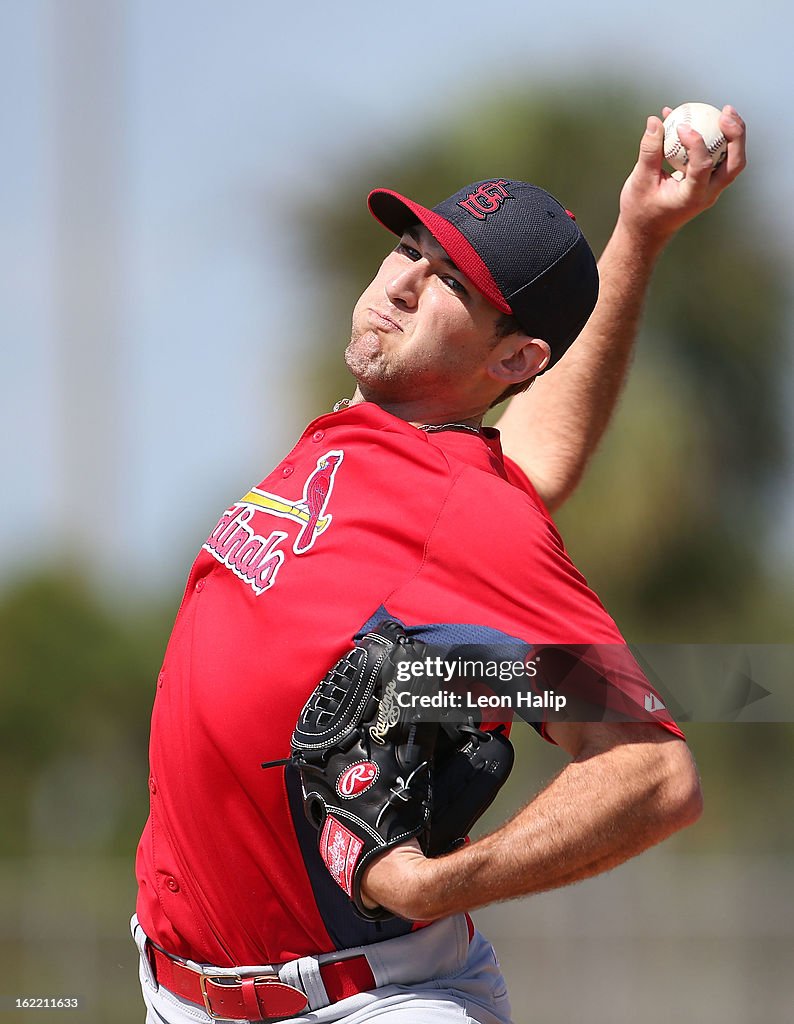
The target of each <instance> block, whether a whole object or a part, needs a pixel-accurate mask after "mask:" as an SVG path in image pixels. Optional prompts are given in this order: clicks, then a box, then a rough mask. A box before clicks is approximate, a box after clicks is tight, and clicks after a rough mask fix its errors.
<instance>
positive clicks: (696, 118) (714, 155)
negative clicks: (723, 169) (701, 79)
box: [664, 103, 728, 171]
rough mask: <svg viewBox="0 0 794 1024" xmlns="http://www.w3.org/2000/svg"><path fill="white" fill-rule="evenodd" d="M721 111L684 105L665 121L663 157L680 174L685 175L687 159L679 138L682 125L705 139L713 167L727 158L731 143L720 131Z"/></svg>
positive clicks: (697, 105) (705, 105)
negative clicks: (682, 172) (679, 129)
mask: <svg viewBox="0 0 794 1024" xmlns="http://www.w3.org/2000/svg"><path fill="white" fill-rule="evenodd" d="M719 118H720V111H719V110H717V108H716V107H712V106H711V104H710V103H682V104H681V106H680V107H676V108H675V110H673V111H672V112H671V113H669V114H668V115H667V117H666V118H665V119H664V155H665V158H666V160H667V162H668V163H669V164H670V165H671V166H672V167H674V168H675V169H676V170H677V171H685V170H686V165H687V161H688V159H689V158H688V156H687V152H686V149H685V148H684V144H683V143H682V142H681V140H680V139H679V137H678V127H679V125H685V126H686V127H689V128H694V129H695V131H696V132H699V133H700V134H701V135H702V136H703V141H704V142H705V143H706V149H707V150H708V151H709V153H710V154H711V162H712V164H713V166H714V167H719V165H720V164H721V163H722V161H723V160H724V159H725V157H726V156H727V154H728V140H727V139H726V138H725V136H724V135H723V134H722V131H721V129H720V123H719Z"/></svg>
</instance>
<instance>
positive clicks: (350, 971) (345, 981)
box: [146, 942, 377, 1021]
mask: <svg viewBox="0 0 794 1024" xmlns="http://www.w3.org/2000/svg"><path fill="white" fill-rule="evenodd" d="M146 951H147V953H148V955H149V962H150V963H151V965H152V968H153V970H154V974H155V977H156V978H157V982H158V984H160V985H162V986H163V987H164V988H167V989H168V991H169V992H174V993H175V994H176V995H178V996H181V997H182V998H183V999H187V1000H189V1001H190V1002H191V1003H197V1004H198V1005H199V1006H202V1005H203V1006H204V1009H205V1010H206V1011H207V1013H208V1014H209V1015H210V1017H212V1019H213V1020H257V1021H258V1020H268V1019H278V1018H279V1017H294V1016H295V1015H296V1014H298V1013H301V1012H302V1011H303V1010H305V1009H306V1007H307V1006H308V1004H309V1000H308V998H307V997H306V993H305V992H301V990H300V989H298V988H293V986H292V985H285V984H284V982H282V981H279V978H278V975H277V974H276V972H275V971H274V972H273V974H272V975H270V974H268V975H256V976H254V977H251V978H243V977H241V976H240V975H239V974H237V975H235V974H201V973H200V972H199V971H195V970H193V968H191V967H186V966H185V965H184V964H181V963H179V962H178V961H176V960H172V959H171V957H170V956H168V954H167V953H164V952H163V951H162V950H160V949H158V947H157V946H155V945H153V944H152V943H151V942H149V943H147V946H146ZM320 976H321V977H322V979H323V984H324V985H325V991H326V992H327V993H328V1002H329V1004H330V1003H336V1002H338V1001H339V1000H340V999H347V997H348V996H354V995H357V994H358V993H359V992H366V991H367V990H368V989H372V988H376V987H377V986H376V983H375V978H374V976H373V974H372V969H371V968H370V966H369V963H368V962H367V958H366V957H365V956H362V955H358V956H353V957H350V959H349V960H336V961H332V962H330V963H326V964H321V965H320Z"/></svg>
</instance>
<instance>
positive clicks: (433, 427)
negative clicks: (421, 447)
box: [334, 398, 480, 434]
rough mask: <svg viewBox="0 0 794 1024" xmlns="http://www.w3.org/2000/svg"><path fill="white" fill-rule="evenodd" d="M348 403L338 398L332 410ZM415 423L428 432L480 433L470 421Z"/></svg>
mask: <svg viewBox="0 0 794 1024" xmlns="http://www.w3.org/2000/svg"><path fill="white" fill-rule="evenodd" d="M349 405H350V399H349V398H340V399H339V401H338V402H337V403H336V404H335V405H334V412H340V411H341V410H342V409H346V408H347V407H348V406H349ZM416 425H417V427H418V428H419V429H420V430H425V431H427V433H428V434H434V433H436V432H437V431H439V430H468V431H469V433H472V434H479V433H480V428H479V427H473V426H472V425H471V423H458V422H453V423H417V424H416Z"/></svg>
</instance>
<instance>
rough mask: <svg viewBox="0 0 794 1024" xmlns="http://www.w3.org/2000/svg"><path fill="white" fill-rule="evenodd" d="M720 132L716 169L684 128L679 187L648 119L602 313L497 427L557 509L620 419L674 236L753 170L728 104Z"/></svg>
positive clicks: (606, 258)
mask: <svg viewBox="0 0 794 1024" xmlns="http://www.w3.org/2000/svg"><path fill="white" fill-rule="evenodd" d="M664 113H665V115H666V114H667V113H669V108H667V107H666V108H665V109H664ZM720 127H721V128H722V131H723V133H724V135H725V137H726V139H727V140H728V155H727V159H726V160H724V161H723V163H722V164H721V165H720V166H719V167H718V168H717V170H716V171H714V172H713V173H712V166H711V158H710V156H709V154H708V152H707V151H706V147H705V144H704V143H703V140H702V138H701V137H700V135H699V134H698V133H697V132H695V131H692V130H691V129H687V128H681V129H680V132H679V134H680V137H681V141H682V142H683V143H684V145H685V147H686V149H687V152H688V156H689V165H688V169H687V174H686V177H685V178H684V179H683V180H682V181H677V180H675V179H674V178H672V177H671V176H670V175H669V174H667V172H665V171H664V170H663V169H662V159H663V147H664V131H663V128H662V122H661V121H660V119H659V118H658V117H649V118H648V122H647V127H646V131H645V134H644V135H643V137H642V141H641V143H640V151H639V158H638V160H637V164H636V165H635V167H634V169H633V171H632V172H631V175H630V176H629V178H628V179H627V181H626V183H625V185H624V186H623V190H622V192H621V196H620V213H619V216H618V220H617V224H616V226H615V230H614V232H613V234H612V237H611V238H610V240H609V243H608V244H607V246H606V249H605V250H604V253H603V255H602V256H601V259H600V260H599V264H598V268H599V273H600V278H601V286H600V293H599V299H598V304H597V305H596V308H595V311H594V312H593V315H592V316H591V317H590V320H589V321H588V323H587V325H586V326H585V328H584V330H583V331H582V333H581V334H580V336H579V338H578V339H577V340H576V342H575V343H574V344H573V345H572V346H571V348H570V349H569V350H568V352H567V353H566V354H565V356H564V357H563V358H562V359H561V360H560V362H559V363H557V364H556V365H555V366H554V367H553V368H552V369H551V370H549V371H548V372H547V373H545V374H543V375H542V376H541V377H539V378H538V380H536V381H535V383H534V384H533V385H532V387H531V388H530V389H529V391H527V392H524V393H523V394H520V395H516V396H515V397H514V398H513V399H512V400H511V401H510V403H509V404H508V406H507V408H506V409H505V412H504V413H503V414H502V416H501V418H500V419H499V421H498V422H497V424H496V425H497V427H498V428H499V429H500V430H501V432H502V445H503V449H504V451H505V454H507V455H509V456H510V458H511V459H513V460H514V461H515V462H517V463H518V465H519V466H520V467H521V468H522V469H523V470H524V472H525V473H526V474H527V476H528V477H529V478H530V480H531V481H532V483H533V484H534V486H535V487H536V489H537V490H538V492H539V494H540V496H541V497H542V498H543V500H544V502H545V503H546V505H547V507H548V508H550V509H551V510H552V511H554V509H556V508H558V507H559V506H560V505H561V504H562V503H563V502H564V501H565V500H566V498H568V496H569V495H570V494H571V493H572V491H573V490H574V489H575V487H576V485H577V484H578V482H579V480H580V479H581V477H582V474H583V473H584V470H585V467H586V465H587V462H588V460H589V458H590V456H591V455H592V454H593V452H594V451H595V448H596V446H597V444H598V442H599V440H600V439H601V437H602V435H603V433H604V431H605V430H606V427H607V425H608V423H609V420H610V418H611V416H612V413H613V411H614V408H615V405H616V403H617V400H618V396H619V394H620V391H621V389H622V386H623V383H624V381H625V378H626V374H627V372H628V368H629V364H630V360H631V354H632V350H633V346H634V340H635V337H636V334H637V328H638V325H639V321H640V315H641V312H642V306H643V302H644V299H645V294H646V291H647V288H648V283H649V281H650V277H651V273H652V271H653V268H654V265H655V263H656V260H657V259H658V257H659V255H660V253H661V252H662V250H663V249H664V247H665V245H666V244H667V243H668V242H669V241H670V239H671V238H672V237H673V235H675V233H676V232H677V231H678V230H679V229H680V228H681V227H683V225H684V224H686V223H687V221H689V220H692V218H694V217H695V216H697V215H698V214H699V213H701V212H702V211H703V210H706V209H707V208H708V207H710V206H712V205H713V204H714V203H715V202H716V201H717V199H718V197H719V195H720V194H721V193H722V191H723V190H724V189H725V188H726V187H727V186H728V185H729V184H730V183H731V182H732V181H733V180H734V179H735V178H736V177H737V175H738V174H740V173H741V171H742V169H743V168H744V166H745V163H746V159H745V126H744V122H743V121H742V119H741V117H740V116H739V115H738V113H737V112H736V111H735V110H734V108H733V107H730V106H726V107H724V108H723V111H722V116H721V117H720Z"/></svg>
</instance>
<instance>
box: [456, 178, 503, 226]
mask: <svg viewBox="0 0 794 1024" xmlns="http://www.w3.org/2000/svg"><path fill="white" fill-rule="evenodd" d="M506 185H507V182H506V181H486V182H485V184H484V185H480V187H479V188H478V189H477V191H476V192H470V193H469V194H468V195H467V196H466V198H465V199H461V201H460V202H459V203H458V206H460V207H462V208H463V209H464V210H465V211H466V212H467V213H470V214H471V215H472V217H476V218H477V220H485V218H486V217H487V216H488V214H489V213H494V211H496V210H498V209H499V207H500V206H501V205H502V203H503V202H504V201H505V199H512V198H513V196H511V195H510V193H509V192H508V191H507V188H506V187H505V186H506Z"/></svg>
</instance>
